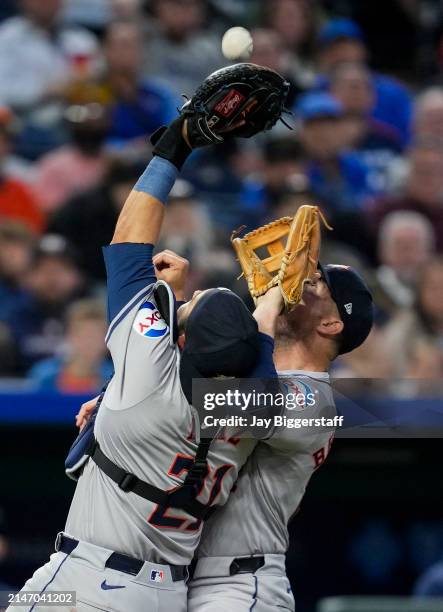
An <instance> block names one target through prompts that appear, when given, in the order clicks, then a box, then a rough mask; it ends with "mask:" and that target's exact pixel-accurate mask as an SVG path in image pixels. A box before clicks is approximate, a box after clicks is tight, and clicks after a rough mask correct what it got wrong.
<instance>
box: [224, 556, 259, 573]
mask: <svg viewBox="0 0 443 612" xmlns="http://www.w3.org/2000/svg"><path fill="white" fill-rule="evenodd" d="M264 564H265V558H264V557H238V558H237V559H234V561H233V562H232V563H231V566H230V567H229V575H230V576H235V575H236V574H255V572H256V571H257V570H259V569H260V568H261V567H263V566H264Z"/></svg>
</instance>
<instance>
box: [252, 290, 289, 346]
mask: <svg viewBox="0 0 443 612" xmlns="http://www.w3.org/2000/svg"><path fill="white" fill-rule="evenodd" d="M283 308H284V301H283V296H282V293H281V291H280V288H279V287H271V289H269V290H268V291H267V292H266V293H265V294H264V295H261V296H260V297H259V298H257V306H256V308H255V311H254V318H255V320H256V321H257V323H258V329H259V331H261V332H263V333H264V334H268V335H269V336H272V337H274V335H275V324H276V321H277V317H278V316H279V315H280V314H281V312H282V311H283Z"/></svg>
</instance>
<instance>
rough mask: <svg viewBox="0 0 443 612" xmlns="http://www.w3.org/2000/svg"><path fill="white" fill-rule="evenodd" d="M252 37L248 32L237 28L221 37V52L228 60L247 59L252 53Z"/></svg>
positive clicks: (239, 27)
mask: <svg viewBox="0 0 443 612" xmlns="http://www.w3.org/2000/svg"><path fill="white" fill-rule="evenodd" d="M252 47H253V42H252V36H251V33H250V32H249V30H247V29H246V28H242V27H241V26H237V27H235V28H229V30H226V32H225V33H224V35H223V39H222V52H223V55H224V56H225V57H226V59H228V60H236V59H248V57H249V56H250V55H251V53H252Z"/></svg>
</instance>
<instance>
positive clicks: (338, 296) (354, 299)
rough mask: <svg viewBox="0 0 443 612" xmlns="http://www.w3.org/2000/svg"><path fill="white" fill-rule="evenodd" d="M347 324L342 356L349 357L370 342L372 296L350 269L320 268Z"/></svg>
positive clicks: (372, 310)
mask: <svg viewBox="0 0 443 612" xmlns="http://www.w3.org/2000/svg"><path fill="white" fill-rule="evenodd" d="M318 267H319V269H320V271H321V273H322V277H323V279H324V281H325V282H326V284H327V285H328V287H329V291H330V292H331V297H332V299H333V300H334V302H335V303H336V305H337V309H338V312H339V314H340V318H341V320H342V321H343V326H344V327H343V331H342V342H341V344H340V350H339V354H340V355H342V354H343V353H349V352H350V351H353V350H354V349H356V348H357V347H358V346H360V344H363V342H364V341H365V340H366V338H367V337H368V335H369V332H370V331H371V328H372V324H373V322H374V306H373V301H372V295H371V292H370V291H369V289H368V287H367V286H366V283H365V282H364V280H363V279H362V278H361V276H360V275H359V274H357V272H356V271H355V270H353V269H352V268H350V267H349V266H336V265H333V264H327V265H325V266H323V265H321V264H319V265H318Z"/></svg>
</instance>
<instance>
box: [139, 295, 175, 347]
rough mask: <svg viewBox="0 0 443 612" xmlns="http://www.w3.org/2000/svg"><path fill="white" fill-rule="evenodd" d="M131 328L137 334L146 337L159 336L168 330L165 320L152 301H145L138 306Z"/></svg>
mask: <svg viewBox="0 0 443 612" xmlns="http://www.w3.org/2000/svg"><path fill="white" fill-rule="evenodd" d="M133 328H134V330H135V331H136V332H137V333H138V334H140V335H141V336H146V337H148V338H161V337H162V336H164V335H165V334H166V332H167V330H168V326H167V325H166V321H165V320H164V319H163V318H162V316H161V314H160V313H159V311H158V309H157V307H156V306H155V305H154V304H153V303H152V302H145V303H144V304H142V305H141V306H140V309H139V311H138V312H137V315H136V317H135V320H134V323H133Z"/></svg>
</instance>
